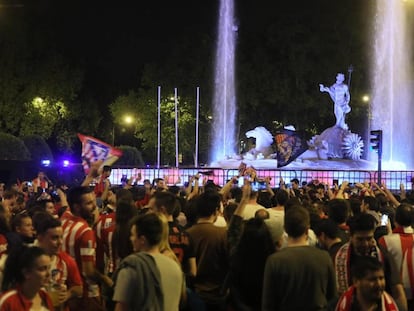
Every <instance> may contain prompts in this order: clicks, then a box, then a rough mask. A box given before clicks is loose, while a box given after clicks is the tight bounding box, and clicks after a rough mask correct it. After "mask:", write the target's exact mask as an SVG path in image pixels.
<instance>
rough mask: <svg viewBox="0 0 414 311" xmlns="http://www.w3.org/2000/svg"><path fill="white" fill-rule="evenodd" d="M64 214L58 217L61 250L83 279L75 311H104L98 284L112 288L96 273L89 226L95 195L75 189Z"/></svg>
mask: <svg viewBox="0 0 414 311" xmlns="http://www.w3.org/2000/svg"><path fill="white" fill-rule="evenodd" d="M67 201H68V205H69V208H70V210H67V211H66V212H65V213H64V214H63V215H62V217H61V221H62V227H63V244H62V250H63V251H65V252H67V253H69V254H70V255H71V256H72V257H73V258H74V259H75V260H76V263H77V265H78V268H79V270H80V271H81V273H82V277H83V281H84V282H83V283H84V287H83V296H82V299H81V300H80V301H79V304H78V305H77V307H76V308H77V310H83V311H89V310H91V311H92V310H93V311H95V310H104V309H103V305H102V301H101V295H100V291H99V286H98V282H102V283H104V284H106V285H107V286H109V287H112V285H113V282H112V280H111V278H109V277H108V276H105V275H103V274H102V273H100V272H99V271H98V269H96V254H95V249H96V238H95V234H94V232H93V230H92V228H91V227H90V226H89V223H93V222H94V221H93V218H94V214H95V210H96V208H97V206H96V198H95V194H94V193H93V191H92V190H91V189H89V188H88V187H83V186H79V187H75V188H72V189H71V190H70V191H69V193H68V198H67Z"/></svg>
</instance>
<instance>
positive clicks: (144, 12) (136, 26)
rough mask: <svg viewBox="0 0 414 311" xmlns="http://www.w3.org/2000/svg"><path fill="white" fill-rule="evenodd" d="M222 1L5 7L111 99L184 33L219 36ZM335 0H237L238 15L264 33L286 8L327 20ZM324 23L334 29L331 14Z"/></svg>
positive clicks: (31, 2) (243, 25)
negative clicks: (28, 22)
mask: <svg viewBox="0 0 414 311" xmlns="http://www.w3.org/2000/svg"><path fill="white" fill-rule="evenodd" d="M218 2H219V1H217V0H214V1H212V0H207V1H206V0H180V1H164V0H163V1H159V0H158V1H156V0H155V1H113V2H102V1H81V0H74V1H54V0H13V1H6V0H3V1H2V2H1V3H3V4H4V5H3V8H2V12H1V13H0V14H1V17H2V18H9V19H10V20H12V22H13V21H16V20H18V19H19V18H25V19H29V20H31V23H32V24H31V29H30V30H29V31H30V32H31V34H29V35H31V36H46V35H47V36H48V38H50V40H49V41H48V42H47V43H46V45H45V48H48V46H47V45H50V46H55V47H56V48H57V49H58V50H59V52H60V53H62V54H64V55H65V56H66V57H68V59H70V60H71V61H73V62H74V63H82V64H84V66H86V69H87V70H86V72H87V80H86V82H87V84H88V86H89V87H90V88H92V89H96V90H100V92H99V94H97V96H102V99H104V100H111V97H112V98H113V97H115V96H117V95H119V94H122V93H123V92H125V91H127V90H128V89H130V88H133V87H136V86H137V84H138V83H139V77H140V73H141V70H142V67H143V65H144V64H145V63H147V62H157V61H162V60H163V59H165V58H168V57H169V51H170V50H172V48H171V47H172V46H174V44H175V42H176V41H178V40H180V39H181V38H184V37H185V38H192V40H193V42H194V44H198V43H199V40H200V38H202V37H203V36H208V37H210V38H215V37H216V27H217V25H216V23H217V12H218ZM337 2H339V1H327V0H318V1H307V0H302V1H289V2H286V1H275V0H273V1H270V0H259V1H252V0H239V1H237V3H236V10H237V12H236V21H235V22H236V23H237V24H238V26H239V32H240V35H242V36H247V35H248V36H250V37H251V38H260V36H263V35H264V33H263V32H262V31H263V29H265V27H266V24H267V23H269V22H271V21H272V20H274V19H276V18H279V17H280V16H284V17H286V16H288V17H289V18H288V19H287V21H289V20H290V21H291V23H292V25H295V24H296V23H300V22H301V21H300V20H297V18H296V16H297V14H296V11H297V10H308V11H309V12H310V13H309V14H310V15H312V14H313V15H315V13H317V14H316V16H315V18H321V17H322V20H321V23H323V22H324V21H323V19H324V18H325V16H329V15H332V14H334V12H332V9H338V8H340V5H335V4H334V3H337ZM16 4H23V5H24V7H23V8H17V7H14V5H16ZM7 5H11V7H7ZM324 12H325V13H324ZM303 22H305V21H303ZM347 22H352V21H347ZM326 23H327V25H326V31H329V27H330V25H329V20H327V21H326ZM322 29H323V27H322ZM103 90H105V91H104V93H105V92H106V94H102V91H103Z"/></svg>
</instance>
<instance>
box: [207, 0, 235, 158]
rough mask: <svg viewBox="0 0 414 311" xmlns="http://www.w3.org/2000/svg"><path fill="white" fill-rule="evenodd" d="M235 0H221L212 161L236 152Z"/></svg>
mask: <svg viewBox="0 0 414 311" xmlns="http://www.w3.org/2000/svg"><path fill="white" fill-rule="evenodd" d="M236 31H237V28H236V26H235V25H234V3H233V0H221V2H220V12H219V25H218V42H217V54H216V66H215V78H214V87H215V90H214V98H213V109H214V114H213V126H212V132H213V136H212V148H211V155H210V160H211V161H218V160H220V159H224V158H226V157H229V156H233V155H234V154H236V149H237V148H236V146H237V143H236V126H235V122H236V92H235V81H234V75H235V41H236V40H235V36H236Z"/></svg>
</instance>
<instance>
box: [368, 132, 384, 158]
mask: <svg viewBox="0 0 414 311" xmlns="http://www.w3.org/2000/svg"><path fill="white" fill-rule="evenodd" d="M370 134H371V138H370V140H369V141H370V143H371V150H374V151H375V152H376V153H378V154H381V153H382V130H375V131H371V132H370Z"/></svg>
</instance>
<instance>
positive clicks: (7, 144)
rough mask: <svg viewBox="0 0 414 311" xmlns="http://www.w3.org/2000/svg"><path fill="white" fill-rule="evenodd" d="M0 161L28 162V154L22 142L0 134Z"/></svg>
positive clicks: (13, 137) (8, 135)
mask: <svg viewBox="0 0 414 311" xmlns="http://www.w3.org/2000/svg"><path fill="white" fill-rule="evenodd" d="M0 146H2V148H0V160H17V161H29V160H30V152H29V150H28V149H27V147H26V146H25V144H24V142H23V141H22V140H21V139H20V138H17V137H16V136H13V135H11V134H7V133H0Z"/></svg>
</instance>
